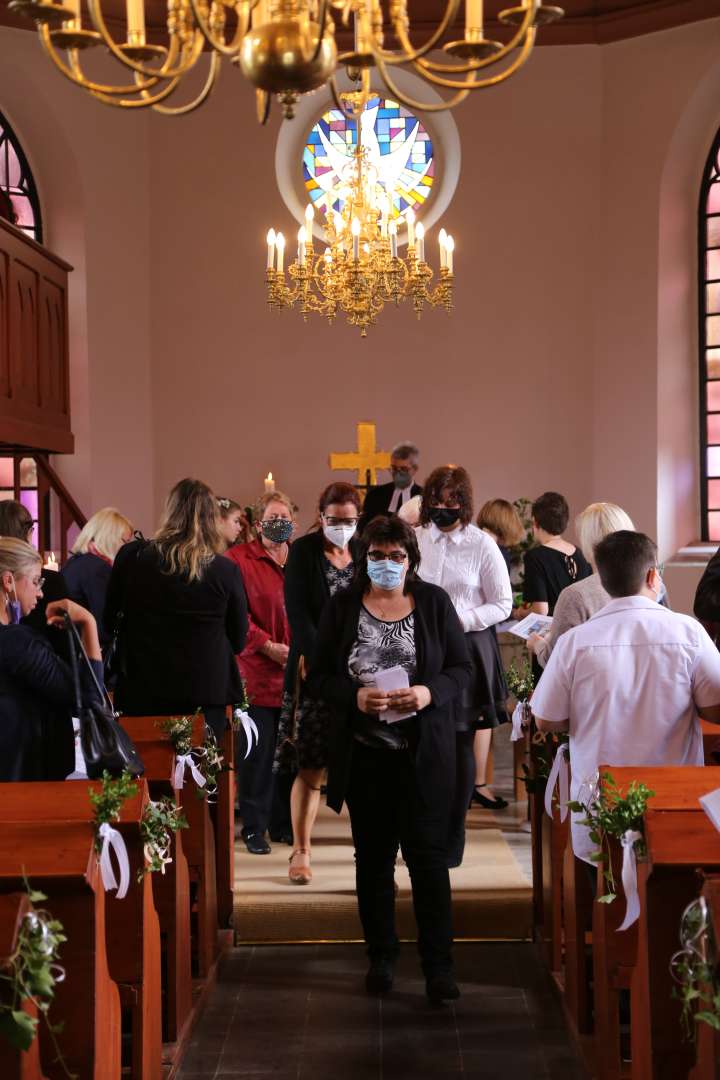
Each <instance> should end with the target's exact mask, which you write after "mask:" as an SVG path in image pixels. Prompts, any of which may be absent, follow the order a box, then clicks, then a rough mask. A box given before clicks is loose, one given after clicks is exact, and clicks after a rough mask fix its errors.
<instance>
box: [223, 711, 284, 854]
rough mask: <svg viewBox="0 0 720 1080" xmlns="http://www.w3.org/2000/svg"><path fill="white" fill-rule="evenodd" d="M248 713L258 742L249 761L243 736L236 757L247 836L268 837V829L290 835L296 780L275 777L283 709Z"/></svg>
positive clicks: (242, 733)
mask: <svg viewBox="0 0 720 1080" xmlns="http://www.w3.org/2000/svg"><path fill="white" fill-rule="evenodd" d="M248 712H249V713H250V716H251V717H252V718H253V720H254V721H255V725H256V727H257V729H258V741H257V743H256V744H254V745H253V748H252V750H251V751H250V753H249V754H248V756H247V758H246V757H245V751H246V750H247V742H246V739H245V733H244V732H242V731H241V732H239V734H238V736H237V745H236V754H235V758H236V762H235V768H236V770H237V784H238V793H239V804H240V816H241V817H242V820H243V828H242V831H243V836H247V835H248V833H261V834H262V833H265V832H266V831H267V829H268V827H269V828H270V829H271V831H272V832H275V831H277V832H285V831H287V832H290V831H291V828H292V827H291V824H290V785H291V784H292V778H291V777H290V778H287V779H284V778H282V777H275V776H273V757H274V755H275V741H276V737H277V728H278V723H279V721H280V709H279V708H277V709H273V708H270V707H269V706H266V705H251V706H250V707H249V709H248Z"/></svg>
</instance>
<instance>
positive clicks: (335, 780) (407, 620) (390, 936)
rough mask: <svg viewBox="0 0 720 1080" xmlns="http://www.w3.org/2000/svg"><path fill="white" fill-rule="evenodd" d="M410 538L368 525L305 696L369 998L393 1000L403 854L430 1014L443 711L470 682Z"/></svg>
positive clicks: (440, 850)
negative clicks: (319, 726)
mask: <svg viewBox="0 0 720 1080" xmlns="http://www.w3.org/2000/svg"><path fill="white" fill-rule="evenodd" d="M419 561H420V555H419V551H418V545H417V540H416V537H415V531H414V530H413V529H412V528H410V526H408V525H406V524H405V522H403V521H401V520H400V519H399V518H397V517H394V516H393V517H388V516H381V517H376V518H374V519H373V520H372V521H371V522H370V523H369V524H368V525H367V526H366V528H365V531H364V532H363V535H362V539H361V541H360V543H359V545H358V552H357V568H356V573H355V579H354V582H353V585H352V587H351V589H350V590H348V591H347V592H344V593H342V594H340V595H339V596H336V597H334V598H333V599H332V600H331V601H330V603H329V604H328V606H327V608H326V609H325V612H324V614H323V616H322V619H321V621H320V628H319V630H318V635H317V641H316V646H315V653H314V658H313V662H312V666H311V668H310V673H309V677H308V683H309V690H310V692H311V693H314V694H317V695H318V696H319V697H322V698H323V699H324V700H326V701H328V702H330V704H331V705H332V706H333V729H332V732H331V740H330V756H329V764H328V805H329V806H331V807H332V808H333V809H334V810H336V811H337V812H338V813H339V812H340V810H341V809H342V806H343V803H344V802H346V803H347V805H348V809H349V812H350V821H351V824H352V833H353V841H354V844H355V865H356V891H357V898H358V909H359V914H360V920H361V922H362V925H363V930H364V933H365V940H366V942H367V948H368V957H369V959H370V967H369V969H368V973H367V976H366V988H367V990H368V992H369V993H385V992H387V991H389V990H390V989H391V988H392V984H393V975H394V964H395V959H396V956H397V953H398V938H397V934H396V932H395V890H394V869H395V860H396V857H397V853H398V848H401V849H402V854H403V858H404V860H405V862H406V864H407V867H408V870H409V873H410V879H411V882H412V890H413V904H414V908H415V917H416V919H417V924H418V950H419V953H420V959H421V963H422V967H423V972H424V974H425V979H426V989H427V995H428V997H429V998H430V1000H431V1001H433V1002H441V1001H448V1000H452V999H454V998H456V997H458V996H459V990H458V988H457V985H456V984H455V981H454V977H453V964H452V920H451V902H450V879H449V874H448V867H447V839H448V824H449V815H450V806H451V802H452V792H453V787H454V783H455V728H454V724H453V702H454V701H455V699H456V698H457V697H458V695H459V694H460V693H461V692H462V690H463V688H464V687H465V685H466V684H467V683H468V682H469V680H470V675H471V671H472V668H471V663H470V658H469V654H468V651H467V646H466V644H465V635H464V633H463V629H462V626H461V623H460V620H459V619H458V617H457V615H456V614H455V609H454V608H453V605H452V603H451V601H450V598H449V597H448V595H447V593H446V592H445V591H444V590H443V589H441V588H438V587H437V586H435V585H431V584H428V583H426V582H423V581H421V580H420V579H419V578H418V576H417V568H418V564H419Z"/></svg>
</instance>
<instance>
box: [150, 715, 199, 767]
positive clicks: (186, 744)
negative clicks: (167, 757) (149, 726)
mask: <svg viewBox="0 0 720 1080" xmlns="http://www.w3.org/2000/svg"><path fill="white" fill-rule="evenodd" d="M193 719H194V717H192V716H169V717H168V718H167V720H162V721H160V723H159V724H158V727H159V728H160V730H161V731H162V732H164V734H165V735H167V737H168V739H169V740H170V742H171V743H172V744H173V748H174V750H175V753H176V754H177V755H178V757H179V756H180V755H181V754H189V753H190V752H191V751H192V749H193V744H192V729H193Z"/></svg>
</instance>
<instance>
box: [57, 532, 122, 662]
mask: <svg viewBox="0 0 720 1080" xmlns="http://www.w3.org/2000/svg"><path fill="white" fill-rule="evenodd" d="M111 574H112V565H111V563H109V562H107V561H106V560H105V559H102V558H101V557H100V556H99V555H93V554H92V552H90V551H88V552H87V553H86V554H84V555H71V556H70V559H69V560H68V562H67V563H66V564H65V566H64V567H63V577H64V578H65V584H66V586H67V591H68V596H69V597H70V599H71V600H74V601H75V603H77V604H82V606H83V607H84V608H87V610H88V611H89V612H91V614H93V615H94V616H95V622H96V623H97V629H98V637H99V638H100V647H101V649H102V651H103V655H104V654H105V652H106V650H107V647H108V645H109V644H110V642H111V641H112V634H110V633H109V632H108V630H107V628H106V626H105V602H106V600H107V591H108V586H109V584H110V575H111Z"/></svg>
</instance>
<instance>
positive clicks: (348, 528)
mask: <svg viewBox="0 0 720 1080" xmlns="http://www.w3.org/2000/svg"><path fill="white" fill-rule="evenodd" d="M318 512H319V518H320V528H319V529H317V530H314V531H313V532H310V533H308V534H307V536H303V537H301V538H300V539H299V540H296V541H295V542H294V543H293V544H292V545H291V547H290V554H289V555H288V560H287V565H286V567H285V610H286V611H287V617H288V622H289V623H290V653H289V656H288V661H287V667H286V679H285V693H284V695H283V708H282V714H281V717H280V723H279V725H278V741H277V753H276V767H277V769H278V770H281V771H286V770H293V769H294V768H297V776H296V777H295V780H294V782H293V786H292V791H291V793H290V811H291V816H292V829H293V852H292V855H291V856H290V867H289V869H288V877H289V879H290V881H291V882H292V883H293V884H294V885H309V884H310V882H311V881H312V869H311V867H310V851H311V848H310V845H311V842H312V830H313V825H314V824H315V818H316V817H317V812H318V807H319V805H320V786H321V784H322V782H323V778H324V775H325V768H326V766H327V743H328V728H329V724H330V719H331V717H330V710H329V709H328V706H327V704H326V703H325V702H324V701H323V700H322V699H321V698H317V697H315V696H314V695H312V694H310V693H308V691H307V686H306V683H305V673H306V668H307V661H308V659H309V658H310V656H312V653H313V650H314V648H315V638H316V636H317V628H318V624H319V622H320V616H321V614H322V612H323V610H324V608H325V605H326V604H327V602H328V600H329V599H330V597H331V596H334V595H335V594H336V593H338V592H342V591H343V590H344V589H347V588H348V586H349V585H350V583H351V581H352V579H353V574H354V562H353V557H354V550H355V542H354V540H353V537H354V535H355V530H356V529H357V523H358V516H359V514H360V495H359V494H358V491H357V489H356V488H354V487H353V486H352V484H345V483H341V482H339V483H338V482H336V483H333V484H329V485H328V487H326V488H325V490H324V491H323V493H322V495H321V496H320V501H319V504H318ZM246 843H247V841H246ZM264 848H265V850H267V851H269V850H270V849H269V846H268V845H267V844H264ZM249 850H252V848H250V849H249ZM260 850H262V849H260Z"/></svg>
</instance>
